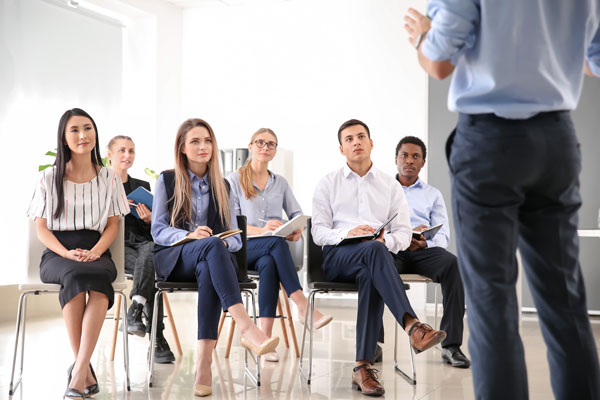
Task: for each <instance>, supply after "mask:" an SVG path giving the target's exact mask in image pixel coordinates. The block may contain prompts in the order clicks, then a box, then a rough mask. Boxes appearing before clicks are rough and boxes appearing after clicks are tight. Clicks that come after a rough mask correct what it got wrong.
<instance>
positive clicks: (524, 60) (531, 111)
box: [421, 0, 600, 119]
mask: <svg viewBox="0 0 600 400" xmlns="http://www.w3.org/2000/svg"><path fill="white" fill-rule="evenodd" d="M427 14H428V16H429V17H430V18H431V19H432V22H431V29H430V31H429V32H428V33H427V37H426V39H425V40H424V41H423V44H422V46H421V50H422V52H423V54H424V55H425V57H427V58H428V59H430V60H433V61H445V60H450V62H451V63H452V64H453V65H455V66H456V69H455V70H454V73H453V76H452V83H451V85H450V92H449V95H448V108H449V109H450V110H451V111H458V112H461V113H465V114H483V113H494V114H496V115H498V116H500V117H503V118H512V119H524V118H529V117H531V116H533V115H535V114H537V113H538V112H543V111H555V110H572V109H574V108H575V107H576V106H577V102H578V100H579V96H580V94H581V87H582V84H583V69H584V61H585V60H586V59H587V61H588V63H589V66H590V69H591V70H592V72H593V73H594V74H595V75H597V76H600V29H599V26H598V25H599V23H600V4H599V2H598V0H569V1H565V0H544V1H532V0H511V1H509V0H503V1H498V0H431V1H430V2H429V3H428V6H427Z"/></svg>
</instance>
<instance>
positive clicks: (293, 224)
mask: <svg viewBox="0 0 600 400" xmlns="http://www.w3.org/2000/svg"><path fill="white" fill-rule="evenodd" d="M309 218H310V216H308V215H296V216H295V217H294V218H292V219H291V220H289V221H288V222H286V223H285V224H283V225H281V226H280V227H279V228H277V229H275V230H273V231H267V232H265V233H263V234H261V235H252V236H248V239H254V238H259V237H264V236H281V237H287V236H288V235H291V234H292V233H294V231H295V230H296V229H304V227H305V226H306V221H308V219H309Z"/></svg>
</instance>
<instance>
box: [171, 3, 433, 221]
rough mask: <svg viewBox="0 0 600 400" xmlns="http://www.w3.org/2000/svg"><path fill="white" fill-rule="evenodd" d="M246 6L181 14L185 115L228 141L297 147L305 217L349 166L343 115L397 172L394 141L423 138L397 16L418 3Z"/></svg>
mask: <svg viewBox="0 0 600 400" xmlns="http://www.w3.org/2000/svg"><path fill="white" fill-rule="evenodd" d="M245 3H246V4H242V5H239V6H226V5H223V4H222V3H208V4H206V5H205V6H203V7H198V8H194V9H186V10H184V14H183V64H182V66H183V74H182V89H183V90H182V92H183V100H182V109H183V113H184V115H185V116H186V117H187V116H197V117H202V118H204V119H206V120H207V121H209V123H211V124H212V125H213V128H214V129H215V132H216V134H217V137H218V139H219V145H220V146H221V147H241V146H246V145H247V143H248V141H249V138H250V136H251V134H252V133H253V132H254V131H255V130H256V129H258V128H260V127H270V128H272V129H273V130H274V131H275V132H276V133H277V134H278V136H279V144H280V146H281V147H282V148H285V149H291V150H293V157H294V177H293V182H294V191H295V194H296V196H297V198H298V200H299V202H300V204H301V205H302V207H303V209H304V211H305V212H306V213H310V212H311V199H312V195H313V190H314V186H315V185H316V182H317V179H318V178H319V177H321V176H323V175H324V174H325V173H327V172H328V171H331V170H333V169H336V168H339V167H340V166H342V165H343V163H344V158H343V157H342V156H341V155H340V153H339V150H338V146H339V145H338V142H337V129H338V127H339V126H340V124H341V123H342V122H344V121H345V120H347V119H350V118H358V119H361V120H363V121H364V122H366V123H367V124H368V125H369V127H370V129H371V133H372V138H373V141H374V145H375V148H374V152H373V159H374V162H375V165H376V166H377V167H378V168H380V169H383V170H386V171H388V172H389V173H390V174H392V173H394V172H395V166H394V157H393V155H394V149H395V145H396V143H397V142H398V140H399V139H400V138H401V137H402V136H403V135H406V134H413V135H417V136H421V137H423V138H425V132H426V124H427V121H426V99H427V79H426V76H425V75H424V73H422V72H421V71H420V70H419V67H418V65H417V62H416V57H415V52H414V49H413V48H412V47H411V46H410V45H409V43H408V41H407V35H406V33H405V32H404V30H403V28H402V22H401V21H402V18H403V16H404V15H405V13H406V10H407V8H408V7H409V6H410V5H411V3H414V2H410V1H409V2H398V1H396V0H389V1H388V0H337V1H318V0H305V1H285V2H283V1H282V2H273V1H271V2H245ZM413 5H414V4H413Z"/></svg>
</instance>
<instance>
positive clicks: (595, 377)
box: [446, 111, 600, 399]
mask: <svg viewBox="0 0 600 400" xmlns="http://www.w3.org/2000/svg"><path fill="white" fill-rule="evenodd" d="M446 151H447V155H448V161H449V167H450V171H451V178H452V206H453V209H454V220H455V228H456V236H457V243H458V261H459V268H460V274H461V277H462V279H463V284H464V286H465V292H466V300H467V315H468V317H469V329H470V340H469V350H470V353H471V357H472V362H473V383H474V386H475V396H476V398H477V399H527V398H528V388H527V371H526V368H525V359H524V354H523V344H522V342H521V338H520V336H519V324H518V315H519V313H520V310H519V309H518V305H517V293H516V290H515V282H516V280H517V272H518V268H517V260H516V257H515V252H516V250H517V248H518V249H519V250H520V253H521V257H522V260H523V269H524V272H525V276H526V277H527V280H528V282H529V288H530V289H531V294H532V296H533V300H534V303H535V306H536V308H537V311H538V316H539V319H540V327H541V330H542V336H543V337H544V341H545V342H546V346H547V348H548V353H547V357H548V363H549V366H550V378H551V382H552V390H553V392H554V396H555V397H556V398H557V399H599V398H600V373H599V368H598V355H597V348H596V344H595V343H594V338H593V335H592V330H591V326H590V321H589V318H588V315H587V306H586V296H585V286H584V282H583V277H582V274H581V268H580V265H579V260H578V255H579V241H578V237H577V224H578V217H577V211H578V210H579V207H580V206H581V197H580V195H579V172H580V169H581V153H580V150H579V144H578V141H577V137H576V136H575V130H574V127H573V123H572V121H571V117H570V114H569V112H566V111H560V112H548V113H541V114H537V115H536V116H534V117H531V118H529V119H527V120H507V119H502V118H499V117H497V116H495V115H493V114H484V115H464V114H461V115H460V117H459V121H458V124H457V127H456V130H455V131H454V132H453V134H452V135H451V136H450V138H449V139H448V143H447V145H446Z"/></svg>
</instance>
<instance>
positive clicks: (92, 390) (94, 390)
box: [84, 363, 100, 397]
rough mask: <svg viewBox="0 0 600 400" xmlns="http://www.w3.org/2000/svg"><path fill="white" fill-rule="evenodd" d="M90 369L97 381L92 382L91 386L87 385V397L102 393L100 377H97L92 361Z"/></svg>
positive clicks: (85, 392)
mask: <svg viewBox="0 0 600 400" xmlns="http://www.w3.org/2000/svg"><path fill="white" fill-rule="evenodd" d="M90 371H91V372H92V376H93V377H94V380H95V381H96V383H92V384H91V385H89V386H86V387H85V391H84V394H85V397H91V396H93V395H95V394H98V393H100V386H98V378H96V374H95V373H94V368H93V367H92V364H91V363H90Z"/></svg>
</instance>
